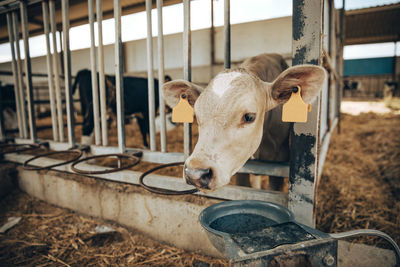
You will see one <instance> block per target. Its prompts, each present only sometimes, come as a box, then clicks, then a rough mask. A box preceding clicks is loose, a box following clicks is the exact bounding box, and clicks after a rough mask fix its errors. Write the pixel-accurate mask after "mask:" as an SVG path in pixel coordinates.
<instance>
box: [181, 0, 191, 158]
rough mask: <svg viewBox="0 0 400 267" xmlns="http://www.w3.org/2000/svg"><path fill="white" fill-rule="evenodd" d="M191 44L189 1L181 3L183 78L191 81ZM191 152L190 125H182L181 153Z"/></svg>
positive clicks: (185, 0) (187, 154) (185, 155)
mask: <svg viewBox="0 0 400 267" xmlns="http://www.w3.org/2000/svg"><path fill="white" fill-rule="evenodd" d="M191 50H192V44H191V31H190V0H184V1H183V78H184V79H185V80H187V81H191V80H192V51H191ZM191 150H192V125H191V124H190V123H184V124H183V152H184V157H185V159H186V158H188V157H189V155H190V153H191Z"/></svg>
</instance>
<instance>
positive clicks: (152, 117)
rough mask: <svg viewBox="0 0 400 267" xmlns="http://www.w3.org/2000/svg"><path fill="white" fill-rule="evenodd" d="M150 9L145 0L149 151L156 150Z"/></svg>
mask: <svg viewBox="0 0 400 267" xmlns="http://www.w3.org/2000/svg"><path fill="white" fill-rule="evenodd" d="M151 9H152V1H151V0H146V17H147V38H146V45H147V83H148V98H149V99H148V101H149V126H150V150H151V151H154V150H156V149H157V148H156V130H155V128H156V127H155V114H156V110H155V105H156V104H155V97H154V74H153V33H152V30H151V27H152V25H151Z"/></svg>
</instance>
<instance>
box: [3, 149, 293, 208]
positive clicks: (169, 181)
mask: <svg viewBox="0 0 400 267" xmlns="http://www.w3.org/2000/svg"><path fill="white" fill-rule="evenodd" d="M4 157H5V159H6V160H7V161H12V162H17V163H24V162H25V161H26V160H28V159H30V158H31V157H32V156H31V155H27V154H15V153H11V154H6V155H4ZM61 161H62V160H59V159H52V158H39V159H37V160H35V161H33V162H32V165H34V166H44V165H49V164H55V163H60V162H61ZM79 166H80V167H81V168H83V169H89V168H90V169H92V170H94V171H97V170H104V169H108V168H107V167H103V166H96V165H89V164H87V163H81V164H80V165H79ZM53 169H54V170H57V171H63V172H71V170H70V166H69V165H63V166H58V167H54V168H53ZM140 175H141V173H140V172H137V171H130V170H122V171H119V172H115V173H110V174H97V175H91V176H93V177H96V178H101V179H103V180H108V181H113V182H123V183H128V184H134V185H138V184H139V176H140ZM147 183H148V184H149V185H150V186H156V187H162V188H166V189H173V190H185V189H188V188H190V186H188V185H187V184H186V183H185V182H184V181H183V180H182V179H176V177H171V176H163V175H157V174H150V175H149V177H148V180H147ZM195 195H200V196H203V197H211V198H219V199H226V200H263V201H271V202H274V203H277V204H280V205H283V206H286V204H287V194H286V193H284V192H279V191H268V190H257V189H252V188H243V187H240V188H238V187H237V186H230V185H227V186H224V187H222V188H220V189H218V190H217V191H215V192H210V193H203V192H198V193H196V194H195Z"/></svg>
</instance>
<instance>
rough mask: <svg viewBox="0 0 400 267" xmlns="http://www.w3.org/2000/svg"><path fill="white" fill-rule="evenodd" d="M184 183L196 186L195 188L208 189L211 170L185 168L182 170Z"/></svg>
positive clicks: (211, 174) (211, 175) (211, 177)
mask: <svg viewBox="0 0 400 267" xmlns="http://www.w3.org/2000/svg"><path fill="white" fill-rule="evenodd" d="M184 173H185V180H186V183H188V184H191V185H194V186H196V187H197V188H203V189H210V187H209V186H210V182H211V180H212V179H213V176H214V175H213V170H212V169H211V168H206V169H191V168H189V167H187V166H185V168H184Z"/></svg>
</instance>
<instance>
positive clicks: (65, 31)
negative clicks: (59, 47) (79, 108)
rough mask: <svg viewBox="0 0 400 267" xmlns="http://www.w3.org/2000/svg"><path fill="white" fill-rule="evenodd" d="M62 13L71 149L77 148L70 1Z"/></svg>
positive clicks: (65, 2)
mask: <svg viewBox="0 0 400 267" xmlns="http://www.w3.org/2000/svg"><path fill="white" fill-rule="evenodd" d="M61 12H62V22H63V46H64V79H65V98H66V106H67V125H68V143H69V145H70V147H74V146H75V132H74V128H75V127H74V126H75V120H74V106H73V101H72V91H71V50H70V48H69V3H68V0H62V1H61Z"/></svg>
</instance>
